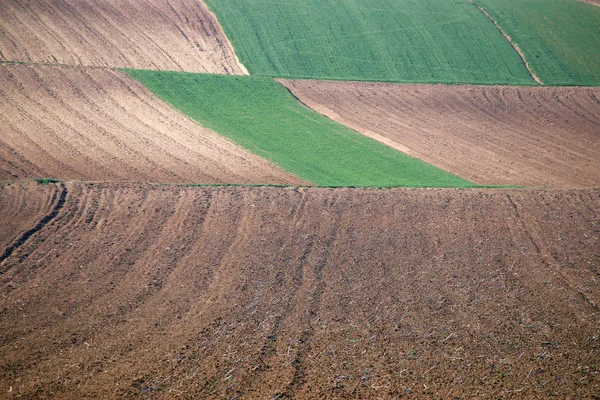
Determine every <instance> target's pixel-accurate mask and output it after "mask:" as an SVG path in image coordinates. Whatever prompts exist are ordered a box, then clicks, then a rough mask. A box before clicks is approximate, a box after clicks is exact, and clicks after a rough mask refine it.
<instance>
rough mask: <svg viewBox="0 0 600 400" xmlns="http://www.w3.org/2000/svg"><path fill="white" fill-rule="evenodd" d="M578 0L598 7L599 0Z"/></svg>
mask: <svg viewBox="0 0 600 400" xmlns="http://www.w3.org/2000/svg"><path fill="white" fill-rule="evenodd" d="M579 1H582V2H584V3H588V4H591V5H594V6H598V7H600V0H579Z"/></svg>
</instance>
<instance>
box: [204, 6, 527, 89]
mask: <svg viewBox="0 0 600 400" xmlns="http://www.w3.org/2000/svg"><path fill="white" fill-rule="evenodd" d="M207 4H208V5H209V6H210V8H211V9H212V10H214V11H215V14H216V15H217V17H218V18H219V21H220V22H221V23H222V24H223V28H224V30H225V32H226V34H227V36H228V37H229V38H230V39H231V41H232V43H233V45H234V47H235V50H236V53H237V54H238V56H239V57H240V60H241V62H242V63H243V64H244V65H245V66H246V67H247V68H248V70H249V72H250V73H251V74H253V75H259V76H271V77H281V78H314V79H336V80H369V81H395V82H422V83H473V84H527V85H535V84H536V82H535V81H534V80H533V78H532V77H531V75H530V74H529V72H528V71H527V69H526V68H525V66H524V65H523V63H522V61H521V59H520V58H519V55H518V54H517V52H515V51H514V49H513V48H512V47H511V45H510V43H509V42H508V41H507V40H505V38H504V37H503V36H502V35H501V34H500V32H498V30H497V29H496V27H495V26H494V24H493V23H492V22H491V21H490V20H489V19H488V18H487V17H486V16H484V15H483V14H482V13H481V12H480V11H479V10H478V9H477V7H476V6H475V5H474V4H472V3H470V2H469V1H467V0H461V1H453V2H446V1H439V0H362V1H338V0H303V1H299V0H292V1H284V2H281V1H274V0H260V1H257V0H228V1H220V0H207Z"/></svg>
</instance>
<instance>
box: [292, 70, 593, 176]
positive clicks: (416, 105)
mask: <svg viewBox="0 0 600 400" xmlns="http://www.w3.org/2000/svg"><path fill="white" fill-rule="evenodd" d="M281 82H282V83H283V84H285V85H286V86H287V87H288V88H289V89H290V90H291V91H292V92H293V93H294V95H296V96H297V97H298V98H299V99H300V100H301V101H302V102H303V103H305V104H307V105H308V106H310V107H311V108H313V109H314V110H316V111H318V112H320V113H322V114H324V115H326V116H328V117H330V118H332V119H333V120H335V121H337V122H340V123H342V124H344V125H347V126H349V127H351V128H353V129H355V130H357V131H358V132H361V133H363V134H365V135H366V136H369V137H372V138H374V139H377V140H379V141H381V142H383V143H385V144H387V145H389V146H391V147H393V148H396V149H397V150H399V151H402V152H405V153H407V154H410V155H412V156H414V157H418V158H420V159H422V160H425V161H427V162H429V163H431V164H433V165H436V166H438V167H440V168H442V169H444V170H447V171H450V172H452V173H454V174H456V175H459V176H462V177H463V178H465V179H468V180H470V181H472V182H476V183H479V184H487V185H522V186H550V187H565V188H568V187H598V186H599V185H600V89H598V88H573V87H565V88H550V87H482V86H443V85H396V84H384V83H361V82H325V81H298V80H281Z"/></svg>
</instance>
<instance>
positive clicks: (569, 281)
mask: <svg viewBox="0 0 600 400" xmlns="http://www.w3.org/2000/svg"><path fill="white" fill-rule="evenodd" d="M33 185H35V184H33ZM39 189H40V191H39V200H35V201H38V202H40V203H43V204H46V203H47V202H48V201H47V199H48V197H49V193H48V192H47V191H48V189H47V187H39ZM59 189H60V188H58V189H57V190H59ZM20 190H22V191H23V193H22V194H19V191H20ZM66 190H67V191H68V194H67V197H66V202H65V203H64V206H62V207H61V209H60V211H59V213H58V215H57V216H56V217H55V218H54V219H53V220H52V222H50V223H49V224H47V225H46V226H45V227H43V229H41V230H40V231H39V232H38V233H36V234H35V235H33V236H32V237H31V238H30V239H29V240H28V241H27V242H25V244H24V245H23V246H21V247H19V248H18V249H16V250H15V252H14V253H13V254H12V256H11V257H9V258H8V259H6V260H5V261H4V262H2V263H0V271H1V275H0V277H1V281H0V285H1V286H0V397H2V398H13V397H14V398H16V397H18V396H21V395H22V396H24V397H44V396H48V397H52V398H63V399H68V398H73V399H75V398H83V397H87V398H91V397H94V396H101V397H103V398H140V397H145V398H173V397H175V396H180V397H182V398H200V397H202V398H206V397H210V398H232V397H240V398H275V397H277V398H292V397H297V398H322V397H324V396H331V397H354V398H377V397H378V398H393V397H395V396H397V395H404V394H407V395H408V397H409V398H412V397H415V398H424V397H427V398H444V399H449V398H469V397H478V398H494V399H497V398H522V397H528V398H537V397H538V396H539V397H540V398H547V397H550V396H557V397H558V398H566V397H568V396H577V397H578V398H591V396H592V395H594V394H597V393H599V392H600V376H599V375H598V373H599V370H598V369H599V368H600V364H599V362H600V352H599V346H600V339H599V338H600V309H599V308H598V304H599V302H600V285H599V279H600V271H599V270H598V267H599V266H600V190H599V189H585V190H583V189H582V190H547V191H546V190H510V191H507V190H400V189H392V190H374V189H373V190H366V189H365V190H351V189H337V190H333V189H299V190H297V189H281V188H279V189H277V188H223V187H220V188H189V187H164V186H148V185H133V184H120V185H115V184H106V185H104V184H96V185H93V184H75V183H72V184H67V185H66ZM33 192H34V191H33V190H31V188H28V187H27V186H25V187H21V186H16V187H11V186H9V187H7V188H6V187H5V188H2V189H0V200H1V201H5V199H6V198H7V193H9V194H8V197H13V198H14V197H15V196H16V197H17V198H24V197H27V198H29V197H30V196H31V193H33ZM0 218H2V220H0V225H2V224H3V223H4V219H5V218H7V215H6V214H5V213H0ZM8 218H10V216H8ZM20 218H23V221H26V220H27V221H32V220H35V219H37V218H38V215H37V214H36V215H32V216H27V215H22V216H21V217H20ZM11 390H12V391H11ZM9 391H10V394H9Z"/></svg>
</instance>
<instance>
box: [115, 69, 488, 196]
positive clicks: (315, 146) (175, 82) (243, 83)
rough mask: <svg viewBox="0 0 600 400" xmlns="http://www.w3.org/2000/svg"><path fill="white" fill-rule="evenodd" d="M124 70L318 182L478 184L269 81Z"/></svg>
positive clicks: (285, 166)
mask: <svg viewBox="0 0 600 400" xmlns="http://www.w3.org/2000/svg"><path fill="white" fill-rule="evenodd" d="M126 72H127V73H128V74H129V75H130V76H131V77H133V78H134V79H137V80H138V81H140V82H141V83H142V84H144V85H145V86H146V87H148V88H149V89H150V90H151V91H152V92H153V93H154V94H156V95H157V96H158V97H159V98H161V99H163V100H164V101H167V102H169V103H171V104H172V105H173V106H174V107H175V108H177V109H178V110H180V111H181V112H183V113H184V114H187V115H188V116H190V117H191V118H193V119H195V120H196V121H198V122H199V123H200V124H202V125H203V126H205V127H207V128H210V129H212V130H214V131H216V132H218V133H220V134H222V135H223V136H225V137H227V138H229V139H231V140H233V141H234V142H237V143H239V144H240V145H241V146H243V147H245V148H246V149H248V150H249V151H251V152H252V153H254V154H257V155H259V156H262V157H264V158H266V159H268V160H270V161H272V162H273V163H275V164H276V165H278V166H280V167H281V168H283V169H284V170H286V171H288V172H290V173H293V174H295V175H297V176H298V177H300V178H302V179H305V180H307V181H309V182H313V183H315V184H317V185H322V186H379V187H390V186H401V187H475V186H476V185H475V184H473V183H471V182H469V181H467V180H465V179H462V178H459V177H457V176H455V175H453V174H451V173H449V172H446V171H443V170H441V169H439V168H436V167H434V166H432V165H430V164H427V163H425V162H423V161H421V160H418V159H416V158H413V157H410V156H407V155H405V154H402V153H400V152H398V151H396V150H394V149H392V148H390V147H388V146H385V145H383V144H381V143H379V142H377V141H375V140H373V139H370V138H367V137H365V136H363V135H361V134H358V133H356V132H354V131H352V130H351V129H348V128H347V127H345V126H343V125H341V124H338V123H337V122H334V121H331V120H330V119H328V118H325V117H324V116H322V115H321V114H318V113H316V112H314V111H312V110H310V109H308V108H307V107H304V106H303V105H302V104H301V103H300V102H298V101H297V100H296V99H295V98H294V97H293V96H292V95H290V94H289V92H288V91H287V89H285V88H284V87H283V86H282V85H280V84H278V83H277V82H275V81H273V80H272V79H269V78H258V77H249V76H243V77H239V76H224V75H202V74H190V73H184V72H160V71H140V70H126Z"/></svg>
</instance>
